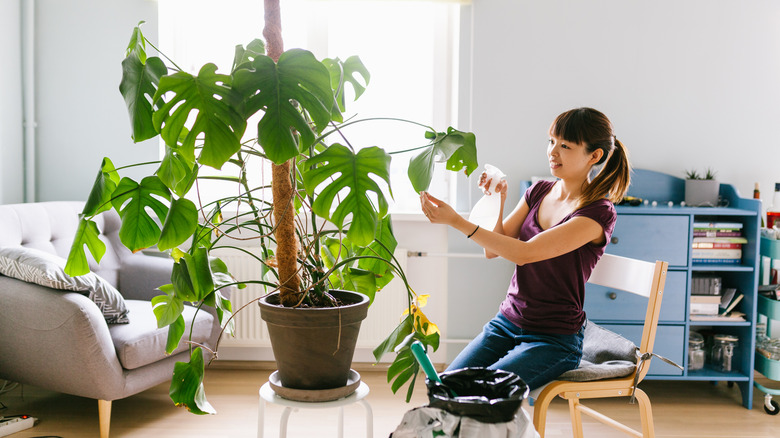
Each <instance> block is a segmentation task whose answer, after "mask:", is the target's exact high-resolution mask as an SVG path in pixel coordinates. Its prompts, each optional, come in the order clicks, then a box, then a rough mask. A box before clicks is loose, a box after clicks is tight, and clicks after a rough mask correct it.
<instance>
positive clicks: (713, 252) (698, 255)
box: [691, 248, 742, 259]
mask: <svg viewBox="0 0 780 438" xmlns="http://www.w3.org/2000/svg"><path fill="white" fill-rule="evenodd" d="M691 257H693V258H694V259H741V258H742V249H726V248H712V249H701V248H694V249H693V250H692V251H691Z"/></svg>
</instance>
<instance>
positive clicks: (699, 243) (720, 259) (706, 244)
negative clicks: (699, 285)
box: [691, 222, 747, 264]
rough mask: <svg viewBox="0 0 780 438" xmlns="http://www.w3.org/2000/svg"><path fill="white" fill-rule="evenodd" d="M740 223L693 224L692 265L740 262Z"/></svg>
mask: <svg viewBox="0 0 780 438" xmlns="http://www.w3.org/2000/svg"><path fill="white" fill-rule="evenodd" d="M742 227H743V225H742V223H741V222H694V223H693V245H692V248H693V253H692V254H691V256H692V259H693V263H724V264H739V263H741V262H742V245H743V244H745V243H747V239H746V238H745V237H744V236H743V235H742Z"/></svg>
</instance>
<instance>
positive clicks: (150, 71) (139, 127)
mask: <svg viewBox="0 0 780 438" xmlns="http://www.w3.org/2000/svg"><path fill="white" fill-rule="evenodd" d="M142 23H143V22H142ZM144 41H145V40H144V36H143V33H142V32H141V28H140V24H139V25H138V26H136V27H135V29H133V36H132V38H131V39H130V44H129V45H128V47H127V52H126V57H125V59H124V61H122V82H121V83H120V84H119V91H120V92H121V93H122V96H123V97H124V98H125V105H126V106H127V112H128V114H129V115H130V126H131V127H132V132H131V137H132V138H133V140H134V141H135V142H136V143H137V142H139V141H143V140H148V139H150V138H153V137H155V136H156V135H157V130H156V129H155V128H154V123H153V122H152V113H153V112H154V109H155V107H153V105H152V99H153V97H154V94H155V92H156V91H157V85H158V84H159V82H160V78H161V77H163V76H164V75H165V74H166V73H167V72H168V69H167V68H166V67H165V64H164V63H163V62H162V60H161V59H160V58H157V57H152V58H148V59H147V57H146V48H145V43H144Z"/></svg>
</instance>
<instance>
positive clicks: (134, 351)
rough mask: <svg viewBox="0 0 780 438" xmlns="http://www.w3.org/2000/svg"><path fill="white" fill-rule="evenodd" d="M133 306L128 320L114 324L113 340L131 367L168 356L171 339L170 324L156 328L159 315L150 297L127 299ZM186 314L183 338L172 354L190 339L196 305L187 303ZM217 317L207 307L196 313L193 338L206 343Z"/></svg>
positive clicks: (122, 359) (125, 364)
mask: <svg viewBox="0 0 780 438" xmlns="http://www.w3.org/2000/svg"><path fill="white" fill-rule="evenodd" d="M126 303H127V308H128V309H129V310H130V313H129V316H130V318H129V319H130V323H129V324H111V325H109V331H110V332H111V340H112V341H113V342H114V348H115V349H116V352H117V357H118V358H119V363H121V364H122V368H124V369H127V370H132V369H136V368H140V367H142V366H145V365H149V364H151V363H155V362H157V361H160V360H162V359H164V358H165V357H167V356H168V355H166V354H165V344H166V342H167V339H168V329H167V328H157V319H156V318H155V316H154V312H153V311H152V305H151V303H150V302H149V301H141V300H126ZM182 315H183V317H184V321H185V327H186V328H185V331H184V336H183V337H182V342H181V343H179V346H178V348H176V350H174V352H173V354H174V355H175V354H177V353H180V352H182V351H185V350H186V349H187V348H189V347H188V344H187V343H186V342H185V340H187V339H189V331H190V325H191V324H192V318H193V315H195V308H194V307H192V306H184V312H183V314H182ZM213 321H214V318H213V317H212V316H211V314H209V313H208V312H206V311H201V312H198V315H197V316H196V317H195V330H193V332H192V340H193V341H194V342H197V343H199V344H205V343H207V341H208V339H209V336H210V335H211V329H212V326H213Z"/></svg>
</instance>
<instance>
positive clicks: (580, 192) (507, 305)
mask: <svg viewBox="0 0 780 438" xmlns="http://www.w3.org/2000/svg"><path fill="white" fill-rule="evenodd" d="M549 136H550V139H549V143H548V146H547V158H548V160H549V163H550V172H551V173H552V175H553V176H554V177H556V178H558V180H557V181H539V182H537V183H536V184H534V185H533V186H531V187H530V188H529V189H528V190H527V191H526V193H525V196H524V197H523V199H521V200H520V202H519V203H518V205H517V207H515V209H514V210H513V211H512V212H511V213H510V214H509V216H508V217H507V218H506V219H504V220H501V218H503V217H504V210H503V206H504V203H505V201H506V191H507V187H508V186H507V183H506V182H505V181H502V182H501V183H499V184H498V185H497V187H496V189H495V191H496V193H497V194H500V196H501V214H500V216H499V220H498V221H497V223H496V226H495V228H494V229H493V231H489V230H485V229H482V228H480V227H478V226H475V225H474V224H472V223H470V222H469V221H467V220H466V219H464V218H463V217H461V216H460V215H459V214H457V213H456V212H455V210H453V209H452V207H450V206H449V205H447V204H446V203H444V202H442V201H440V200H439V199H436V198H435V197H433V196H431V195H429V194H428V193H422V194H421V196H420V202H421V204H422V210H423V212H424V213H425V215H426V216H427V217H428V219H429V220H430V221H431V222H432V223H439V224H446V225H449V226H451V227H453V228H455V229H457V230H459V231H460V232H462V233H463V234H464V235H466V236H467V237H468V238H470V239H471V240H473V241H474V242H476V243H477V244H479V245H480V246H482V247H483V248H484V249H485V255H486V257H487V258H494V257H503V258H505V259H507V260H510V261H512V262H514V263H515V264H516V265H517V266H516V267H515V272H514V274H513V276H512V280H511V281H510V283H509V289H508V291H507V296H506V299H505V300H504V301H503V302H502V303H501V305H500V307H499V312H498V314H497V315H496V316H495V318H493V319H492V320H490V321H489V322H488V323H487V324H486V325H485V327H484V329H483V331H482V333H481V334H480V335H478V336H477V337H476V338H475V339H474V340H473V341H472V342H471V343H470V344H469V345H468V346H467V347H466V348H465V349H464V350H463V351H462V352H461V353H460V354H459V355H458V357H456V358H455V360H454V361H453V362H452V363H451V364H450V366H449V368H448V369H457V368H463V367H486V368H490V369H503V370H507V371H512V372H514V373H516V374H518V375H519V376H520V377H521V378H522V379H523V380H524V381H525V382H526V384H527V385H528V386H529V387H530V388H531V389H534V388H537V387H539V386H542V385H544V384H545V383H547V382H549V381H551V380H554V379H555V378H557V377H558V376H559V375H561V374H562V373H564V372H565V371H568V370H571V369H574V368H577V367H578V366H579V363H580V359H581V357H582V336H583V332H584V323H585V312H584V310H583V302H584V299H585V283H586V282H587V280H588V278H589V277H590V274H591V272H592V271H593V268H594V266H596V262H598V260H599V258H601V256H602V254H604V249H605V246H606V245H607V242H608V241H609V239H610V237H611V235H612V230H613V229H614V226H615V219H616V213H615V208H614V206H613V202H619V201H620V200H621V199H622V198H623V196H624V195H625V193H626V191H627V190H628V185H629V182H630V179H629V178H630V176H629V173H630V166H629V162H628V156H627V151H626V149H625V147H624V146H623V144H622V143H620V142H619V141H618V140H617V138H615V135H614V133H613V130H612V123H611V122H610V121H609V119H607V117H606V116H605V115H604V114H602V113H601V112H599V111H596V110H594V109H592V108H577V109H573V110H570V111H567V112H565V113H563V114H561V115H559V116H558V117H557V118H556V119H555V121H554V122H553V123H552V125H551V126H550V130H549ZM602 164H603V167H602V168H601V169H600V170H599V171H598V173H596V175H595V176H594V177H593V178H591V174H592V173H595V170H597V169H598V168H597V167H596V166H600V165H602ZM594 168H595V169H594ZM489 186H490V181H489V180H487V179H486V177H485V174H483V175H482V177H481V178H480V187H489Z"/></svg>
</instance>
